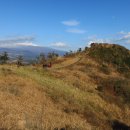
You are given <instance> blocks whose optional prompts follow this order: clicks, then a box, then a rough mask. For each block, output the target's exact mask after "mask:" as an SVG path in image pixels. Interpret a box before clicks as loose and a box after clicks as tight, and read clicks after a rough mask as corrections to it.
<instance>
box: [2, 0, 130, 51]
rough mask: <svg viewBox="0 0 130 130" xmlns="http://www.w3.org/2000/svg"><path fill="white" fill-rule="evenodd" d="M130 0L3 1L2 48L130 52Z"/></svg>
mask: <svg viewBox="0 0 130 130" xmlns="http://www.w3.org/2000/svg"><path fill="white" fill-rule="evenodd" d="M129 15H130V0H0V46H13V45H16V44H19V45H40V46H48V47H53V48H57V49H61V50H76V49H78V48H79V47H85V46H88V45H89V44H90V43H91V42H109V43H117V44H120V45H123V46H125V47H127V48H129V49H130V17H129Z"/></svg>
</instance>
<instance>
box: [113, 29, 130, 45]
mask: <svg viewBox="0 0 130 130" xmlns="http://www.w3.org/2000/svg"><path fill="white" fill-rule="evenodd" d="M120 34H121V36H120V37H119V38H118V39H116V40H115V42H118V43H123V44H125V43H130V32H124V31H121V32H120Z"/></svg>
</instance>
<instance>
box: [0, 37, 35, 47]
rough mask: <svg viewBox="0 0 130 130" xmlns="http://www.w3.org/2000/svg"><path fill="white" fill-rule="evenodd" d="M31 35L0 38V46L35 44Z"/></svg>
mask: <svg viewBox="0 0 130 130" xmlns="http://www.w3.org/2000/svg"><path fill="white" fill-rule="evenodd" d="M34 41H35V38H34V37H33V36H17V37H11V38H9V37H8V38H5V39H0V47H14V46H37V45H36V44H35V43H34Z"/></svg>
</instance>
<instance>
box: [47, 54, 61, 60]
mask: <svg viewBox="0 0 130 130" xmlns="http://www.w3.org/2000/svg"><path fill="white" fill-rule="evenodd" d="M58 56H59V55H58V54H57V53H55V52H52V53H48V55H47V58H48V61H49V62H51V61H55V60H56V59H57V57H58Z"/></svg>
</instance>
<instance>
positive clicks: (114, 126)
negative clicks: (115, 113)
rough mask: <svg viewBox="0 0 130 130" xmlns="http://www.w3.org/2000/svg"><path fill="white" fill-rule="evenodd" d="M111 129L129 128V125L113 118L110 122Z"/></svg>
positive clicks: (128, 129)
mask: <svg viewBox="0 0 130 130" xmlns="http://www.w3.org/2000/svg"><path fill="white" fill-rule="evenodd" d="M112 129H113V130H130V126H128V125H126V124H124V123H122V122H119V121H118V120H114V121H113V122H112Z"/></svg>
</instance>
